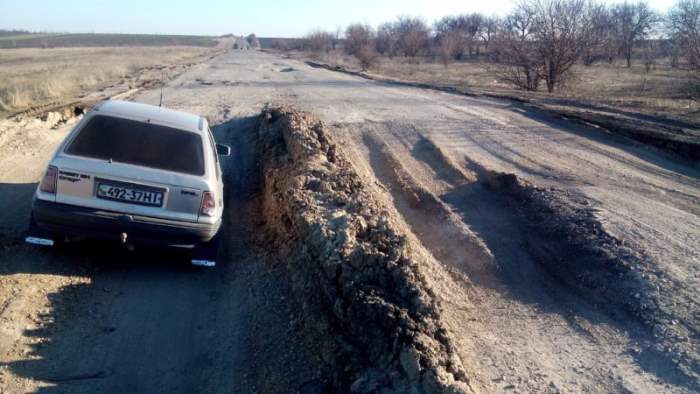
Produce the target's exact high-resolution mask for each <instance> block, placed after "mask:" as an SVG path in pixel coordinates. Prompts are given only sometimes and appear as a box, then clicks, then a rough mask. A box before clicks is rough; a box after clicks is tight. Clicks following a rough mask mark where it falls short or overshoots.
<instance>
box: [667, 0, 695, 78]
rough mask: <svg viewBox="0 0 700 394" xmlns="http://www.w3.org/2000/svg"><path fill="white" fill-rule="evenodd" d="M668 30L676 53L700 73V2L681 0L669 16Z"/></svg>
mask: <svg viewBox="0 0 700 394" xmlns="http://www.w3.org/2000/svg"><path fill="white" fill-rule="evenodd" d="M667 24H668V30H669V33H670V35H671V40H672V42H673V45H674V46H675V47H676V48H674V49H676V51H677V52H676V53H678V54H681V55H682V56H684V57H685V59H686V61H687V63H688V65H689V66H690V68H691V69H693V70H695V71H696V72H700V0H680V1H678V2H677V3H676V4H675V5H674V6H673V8H672V9H671V11H670V12H669V15H668V20H667Z"/></svg>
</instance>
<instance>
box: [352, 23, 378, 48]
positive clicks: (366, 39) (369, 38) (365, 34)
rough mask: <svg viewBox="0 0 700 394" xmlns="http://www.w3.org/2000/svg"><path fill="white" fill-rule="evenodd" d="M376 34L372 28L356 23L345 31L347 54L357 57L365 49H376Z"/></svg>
mask: <svg viewBox="0 0 700 394" xmlns="http://www.w3.org/2000/svg"><path fill="white" fill-rule="evenodd" d="M374 40H375V33H374V30H373V29H372V27H371V26H369V25H367V24H362V23H354V24H352V25H350V26H348V28H347V29H345V52H347V53H348V54H350V55H357V54H358V53H359V52H360V49H362V48H364V47H370V46H371V47H374Z"/></svg>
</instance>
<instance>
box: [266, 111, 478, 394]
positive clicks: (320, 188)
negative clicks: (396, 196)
mask: <svg viewBox="0 0 700 394" xmlns="http://www.w3.org/2000/svg"><path fill="white" fill-rule="evenodd" d="M258 137H259V142H258V143H259V144H260V147H259V152H261V154H262V170H263V178H264V179H263V212H264V219H265V221H266V226H267V229H268V231H269V232H270V235H271V241H272V242H273V243H274V244H275V246H276V247H277V248H278V249H279V250H280V251H281V252H283V253H287V255H288V259H287V265H288V269H289V272H290V280H291V281H292V284H293V287H294V288H295V291H296V293H297V294H298V295H299V296H300V297H301V299H302V300H303V301H304V321H305V325H306V326H307V328H308V329H309V330H311V331H312V332H314V333H315V336H316V337H317V338H318V339H319V341H320V342H321V344H320V353H321V354H322V357H323V360H324V363H325V365H326V366H327V368H326V371H325V372H326V375H327V376H328V379H327V385H328V386H329V387H327V389H329V390H332V391H341V392H431V393H433V392H470V391H471V388H470V386H469V383H468V379H467V376H466V374H465V372H464V368H463V366H462V364H461V361H460V360H459V358H458V356H457V353H456V351H455V348H454V345H453V344H452V342H451V340H450V338H449V336H448V332H447V330H446V329H445V327H444V326H443V324H442V323H441V321H440V309H439V305H438V302H437V297H436V295H435V294H434V292H433V291H432V289H431V288H430V286H429V284H428V281H427V279H426V277H425V276H424V275H423V274H422V272H421V264H422V263H423V261H422V259H423V258H424V257H423V256H422V255H421V254H420V253H418V252H417V251H416V250H414V248H413V247H412V245H411V244H410V243H409V242H407V239H406V237H405V236H403V235H402V233H401V232H400V231H399V230H398V227H397V226H396V225H395V224H394V221H393V219H392V217H391V215H390V214H389V213H388V211H387V210H386V209H385V208H384V207H383V206H382V205H381V204H380V203H379V202H377V201H376V199H374V198H373V197H372V195H371V193H370V190H369V188H368V187H367V186H366V185H365V184H364V182H363V180H362V178H360V176H359V175H358V174H357V173H356V172H355V171H354V170H353V169H352V167H351V165H350V163H349V162H348V161H347V160H346V159H345V157H344V154H343V152H342V150H341V149H340V148H339V147H338V146H337V145H336V144H335V143H334V142H333V141H332V138H331V137H330V136H329V134H328V133H327V132H326V129H325V126H324V125H323V123H322V122H320V121H319V120H317V119H316V118H314V117H312V116H311V115H309V114H307V113H302V112H298V111H296V110H294V109H291V108H288V107H275V108H266V109H265V110H264V111H263V115H262V119H261V126H260V130H259V136H258Z"/></svg>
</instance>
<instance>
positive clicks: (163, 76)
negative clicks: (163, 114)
mask: <svg viewBox="0 0 700 394" xmlns="http://www.w3.org/2000/svg"><path fill="white" fill-rule="evenodd" d="M163 85H165V71H163V72H162V74H161V78H160V102H159V103H158V106H159V107H162V106H163Z"/></svg>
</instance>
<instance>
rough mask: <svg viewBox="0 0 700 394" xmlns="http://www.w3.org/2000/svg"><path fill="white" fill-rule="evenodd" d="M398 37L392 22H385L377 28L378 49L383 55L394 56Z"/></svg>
mask: <svg viewBox="0 0 700 394" xmlns="http://www.w3.org/2000/svg"><path fill="white" fill-rule="evenodd" d="M397 42H398V39H397V37H396V29H395V27H394V24H393V23H391V22H387V23H383V24H381V25H379V28H377V43H376V47H377V51H378V52H379V53H380V54H382V55H387V56H393V55H394V54H395V53H396V46H397Z"/></svg>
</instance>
